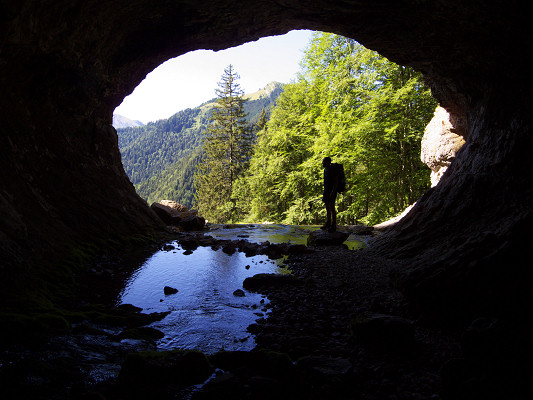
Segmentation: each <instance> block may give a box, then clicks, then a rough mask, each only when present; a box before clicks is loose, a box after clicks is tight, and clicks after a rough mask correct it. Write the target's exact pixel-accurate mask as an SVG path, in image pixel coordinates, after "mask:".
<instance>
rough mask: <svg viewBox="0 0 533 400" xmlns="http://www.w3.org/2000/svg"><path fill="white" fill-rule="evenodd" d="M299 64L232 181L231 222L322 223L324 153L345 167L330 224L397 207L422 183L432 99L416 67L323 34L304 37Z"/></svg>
mask: <svg viewBox="0 0 533 400" xmlns="http://www.w3.org/2000/svg"><path fill="white" fill-rule="evenodd" d="M301 64H302V65H301V71H300V74H299V78H298V81H297V82H295V83H293V84H290V85H287V86H285V90H284V92H283V93H282V94H281V95H280V97H279V98H278V100H277V102H276V106H275V107H274V109H273V110H272V114H271V117H270V119H269V120H268V122H267V124H266V126H265V128H264V129H263V130H262V131H261V132H259V133H258V135H257V142H256V144H255V146H254V153H253V156H252V158H251V160H250V166H249V168H248V170H247V171H246V172H245V173H244V174H243V175H242V176H241V177H240V178H239V180H238V182H237V184H236V185H235V189H234V193H233V196H234V197H235V198H236V199H237V204H238V207H239V210H240V212H239V213H238V215H239V220H241V221H246V222H264V221H270V222H278V223H286V224H319V223H323V221H324V220H325V209H324V205H323V203H322V202H321V201H320V200H319V199H320V198H321V196H322V189H323V187H322V179H323V169H322V166H321V161H322V159H323V158H324V157H325V156H329V157H331V158H332V159H333V162H334V163H341V164H343V166H344V170H345V173H346V180H347V190H346V191H345V192H344V193H341V194H339V196H338V198H337V203H336V206H337V212H338V215H337V218H338V222H339V223H340V224H358V223H363V224H368V225H372V224H376V223H379V222H382V221H384V220H386V219H388V218H390V217H393V216H395V215H397V214H399V213H401V212H402V211H403V210H404V209H405V208H406V207H407V206H408V205H410V204H412V203H414V202H415V201H416V200H417V199H418V198H419V197H420V196H421V195H422V194H423V193H424V192H425V191H426V190H427V189H428V188H429V187H430V181H429V174H430V171H429V168H428V167H427V166H426V165H424V164H423V163H422V162H421V161H420V142H421V138H422V136H423V133H424V129H425V126H426V125H427V123H428V122H429V121H430V120H431V118H432V116H433V112H434V110H435V107H436V106H437V102H436V100H435V99H434V98H433V97H432V96H431V93H430V90H429V88H428V87H427V86H426V85H424V82H423V78H422V75H421V74H420V73H417V72H415V71H414V70H413V69H411V68H409V67H404V66H401V65H397V64H394V63H392V62H390V61H389V60H387V59H386V58H384V57H382V56H380V55H379V54H378V53H375V52H373V51H371V50H368V49H366V48H364V47H363V46H361V45H360V44H359V43H357V42H356V41H354V40H352V39H348V38H345V37H342V36H338V35H334V34H329V33H315V34H314V35H313V37H312V39H311V42H310V44H309V46H308V48H307V49H306V52H305V55H304V57H303V60H302V63H301Z"/></svg>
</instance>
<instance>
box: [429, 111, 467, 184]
mask: <svg viewBox="0 0 533 400" xmlns="http://www.w3.org/2000/svg"><path fill="white" fill-rule="evenodd" d="M452 120H453V121H454V124H452V122H451V121H452ZM465 128H466V126H465V121H464V119H461V118H458V117H456V118H451V116H450V113H449V112H448V111H446V110H445V109H444V108H442V107H437V109H436V110H435V114H434V115H433V118H432V120H431V121H430V122H429V124H428V126H427V127H426V130H425V131H424V136H423V137H422V149H421V155H420V158H421V160H422V162H423V163H424V164H426V165H427V166H428V167H429V168H431V186H435V185H436V184H437V183H438V182H439V180H440V178H441V176H442V174H444V172H445V171H446V169H447V168H448V166H449V165H450V163H451V162H452V160H453V159H454V158H455V154H456V153H457V151H458V150H459V149H460V148H461V147H462V146H463V144H464V143H465V140H464V138H463V135H464V134H465Z"/></svg>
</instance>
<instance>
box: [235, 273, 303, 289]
mask: <svg viewBox="0 0 533 400" xmlns="http://www.w3.org/2000/svg"><path fill="white" fill-rule="evenodd" d="M299 283H300V280H298V278H296V277H295V276H293V275H281V274H256V275H254V276H251V277H248V278H246V279H245V280H244V282H243V283H242V286H243V287H244V288H245V289H246V290H250V291H256V290H259V289H260V288H265V287H270V286H278V285H287V284H289V285H296V284H299Z"/></svg>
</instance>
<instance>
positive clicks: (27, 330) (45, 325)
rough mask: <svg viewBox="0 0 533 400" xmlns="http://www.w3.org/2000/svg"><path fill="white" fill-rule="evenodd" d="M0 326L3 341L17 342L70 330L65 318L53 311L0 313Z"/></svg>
mask: <svg viewBox="0 0 533 400" xmlns="http://www.w3.org/2000/svg"><path fill="white" fill-rule="evenodd" d="M0 327H1V328H0V339H2V341H3V342H18V341H24V340H28V339H37V338H39V337H43V338H44V337H46V336H49V335H62V334H67V333H69V332H70V324H69V323H68V322H67V320H66V319H65V318H63V317H62V316H61V315H59V314H54V313H36V314H23V313H2V314H0Z"/></svg>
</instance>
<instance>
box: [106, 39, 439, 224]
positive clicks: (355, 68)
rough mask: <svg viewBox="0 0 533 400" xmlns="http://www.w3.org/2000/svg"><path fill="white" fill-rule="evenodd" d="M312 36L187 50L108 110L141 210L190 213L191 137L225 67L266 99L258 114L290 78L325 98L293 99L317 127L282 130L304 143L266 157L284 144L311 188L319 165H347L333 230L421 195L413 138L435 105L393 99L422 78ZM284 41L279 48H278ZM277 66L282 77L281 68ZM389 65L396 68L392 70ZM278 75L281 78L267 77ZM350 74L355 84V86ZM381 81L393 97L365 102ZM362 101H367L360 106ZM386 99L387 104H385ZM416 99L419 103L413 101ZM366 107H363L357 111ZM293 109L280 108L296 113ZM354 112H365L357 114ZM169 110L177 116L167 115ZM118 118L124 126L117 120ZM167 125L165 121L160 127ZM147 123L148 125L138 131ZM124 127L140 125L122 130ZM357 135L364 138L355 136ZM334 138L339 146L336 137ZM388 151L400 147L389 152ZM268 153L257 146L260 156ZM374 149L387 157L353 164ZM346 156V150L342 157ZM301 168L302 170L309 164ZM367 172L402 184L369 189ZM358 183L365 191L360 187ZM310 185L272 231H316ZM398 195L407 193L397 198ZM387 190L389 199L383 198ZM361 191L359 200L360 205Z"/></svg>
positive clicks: (318, 215) (350, 45)
mask: <svg viewBox="0 0 533 400" xmlns="http://www.w3.org/2000/svg"><path fill="white" fill-rule="evenodd" d="M311 34H312V32H311V31H292V32H290V33H289V34H287V35H283V36H280V37H275V38H263V39H260V40H259V41H258V42H253V43H248V44H245V45H241V46H238V47H237V48H232V49H228V50H225V51H221V52H218V53H213V52H211V51H202V50H200V51H195V52H191V53H187V54H185V55H183V56H181V57H178V58H175V59H172V60H169V61H167V62H165V63H164V64H162V65H161V66H160V67H158V68H157V69H156V70H154V71H153V72H152V73H151V74H149V75H148V76H147V78H146V79H145V81H143V82H142V83H141V84H140V85H139V86H138V87H137V88H136V89H135V91H134V93H133V94H132V95H131V96H129V97H127V98H126V99H125V100H124V101H123V103H122V104H121V105H120V106H119V107H117V109H116V110H115V113H116V115H115V118H114V122H115V127H116V128H118V132H119V143H120V148H121V152H122V159H123V163H124V168H125V170H126V173H127V174H128V176H129V178H130V180H131V181H132V182H133V184H134V185H135V186H136V189H137V192H138V194H139V195H140V196H141V197H143V198H144V199H145V200H147V202H148V203H149V204H151V203H153V202H159V201H161V200H163V199H169V200H174V201H177V202H179V203H181V204H184V205H185V206H187V207H188V208H191V207H192V206H193V204H194V187H193V174H194V170H195V169H196V165H197V162H198V160H199V158H200V154H199V144H200V143H201V140H200V139H201V135H200V134H199V133H200V131H201V129H202V127H203V128H204V129H205V126H206V124H208V122H209V117H208V114H206V112H205V111H206V109H207V107H208V104H209V103H210V102H212V101H213V100H214V99H213V97H214V89H215V88H216V87H217V83H218V82H219V81H220V76H221V73H222V71H223V70H224V68H225V67H226V66H227V65H229V64H233V65H234V67H235V70H236V72H237V73H239V75H240V77H241V82H239V83H240V84H241V87H242V88H243V89H244V92H245V93H247V96H248V99H249V100H250V101H251V102H254V101H257V100H258V97H259V96H265V92H267V93H266V94H267V96H271V98H270V99H269V100H268V101H269V103H268V102H267V103H264V102H263V105H262V108H265V104H266V105H267V107H270V106H272V105H273V103H274V101H275V100H276V98H277V96H278V95H279V93H281V91H282V90H281V89H280V90H278V91H277V92H276V93H275V96H276V97H273V95H272V92H274V91H276V90H277V88H276V86H275V85H273V82H282V83H290V82H293V83H295V84H297V82H295V81H294V78H295V77H296V74H297V73H300V74H304V73H307V76H306V77H305V79H304V80H309V81H310V83H309V84H307V83H306V85H307V86H306V88H304V91H314V92H316V93H318V92H324V93H327V94H326V96H323V97H321V98H320V99H318V98H317V99H313V96H315V97H317V96H316V93H315V95H311V96H307V97H306V98H305V99H301V100H302V101H304V102H307V103H312V102H313V101H316V104H312V105H311V106H310V107H309V110H302V115H301V116H300V117H301V118H302V119H309V118H312V119H313V121H312V123H311V124H314V125H315V126H316V127H310V125H309V124H307V125H306V126H303V125H300V126H299V127H292V128H291V127H289V126H286V127H285V128H287V129H289V130H291V129H292V130H293V131H298V130H299V131H301V132H303V134H302V133H301V132H300V133H298V134H296V135H294V134H289V135H285V137H283V138H281V137H278V138H277V139H274V142H275V141H278V142H279V141H280V140H281V142H282V143H281V146H280V145H279V144H278V145H275V144H273V145H272V146H273V147H272V150H273V152H275V151H277V150H279V148H280V147H283V146H284V145H285V146H287V147H288V148H291V149H292V150H293V151H295V152H297V153H298V155H297V156H296V157H295V158H296V159H300V160H302V159H303V158H307V159H311V160H312V159H315V161H314V166H313V167H307V168H304V167H302V168H300V167H301V166H298V167H299V168H300V169H304V170H305V171H304V173H305V174H306V175H307V176H315V177H316V176H320V179H321V167H320V160H321V158H322V157H323V156H324V155H332V156H333V158H334V161H337V162H341V163H343V164H344V165H346V166H347V169H348V175H349V180H350V179H351V184H352V185H354V186H357V193H356V191H355V190H353V191H352V193H349V192H347V193H344V194H343V195H342V196H340V197H341V198H340V202H339V210H340V213H339V219H340V221H339V222H340V223H342V224H357V223H360V222H363V223H366V224H375V223H378V222H382V221H383V220H385V219H387V218H388V217H390V216H391V214H397V213H399V212H400V211H402V210H403V209H405V207H406V206H408V205H410V204H412V203H413V202H414V201H415V200H416V199H418V197H419V196H420V195H421V194H422V193H423V192H424V190H426V189H427V188H428V187H429V180H428V179H427V176H428V175H429V171H427V170H426V171H425V173H426V176H425V177H424V176H422V174H423V172H419V171H418V170H420V169H421V168H422V167H421V163H420V138H421V135H422V133H423V131H424V128H425V125H426V124H427V123H428V122H429V120H430V119H431V116H432V114H433V111H434V109H435V106H436V101H435V100H434V99H433V98H431V96H430V95H428V94H427V93H429V89H427V88H425V89H424V88H418V89H416V90H415V91H414V92H412V93H411V92H409V93H408V95H405V94H403V95H401V94H398V92H399V91H401V90H403V91H406V87H407V88H408V87H409V86H412V87H415V86H422V79H421V75H420V74H418V75H416V74H417V73H416V72H415V71H414V70H412V69H410V68H407V67H402V66H399V65H396V64H393V63H391V62H389V61H388V60H386V59H385V58H383V57H381V56H379V55H378V54H377V53H374V52H371V51H370V50H368V49H365V48H364V47H362V46H361V45H359V44H358V43H357V42H355V41H354V40H352V39H348V38H342V37H340V36H336V35H333V34H322V35H323V38H321V39H320V40H314V41H313V42H312V41H311V36H312V35H311ZM318 35H319V34H317V35H315V37H317V36H318ZM327 35H329V36H327ZM326 36H327V37H326ZM262 41H263V43H261V42H262ZM264 41H267V42H266V43H265V42H264ZM284 41H285V46H283V42H284ZM276 42H277V43H278V45H277V46H276V45H275V44H276ZM280 44H281V46H280ZM306 46H309V48H308V56H307V59H306V61H305V72H302V71H304V69H303V66H302V65H300V67H298V65H299V64H300V59H302V60H303V59H304V57H305V54H302V52H301V51H299V50H302V49H303V48H304V47H306ZM358 52H360V53H358ZM309 54H311V55H309ZM361 54H362V55H361ZM336 57H338V58H339V61H338V62H337V61H335V60H336ZM364 57H370V61H361V59H362V58H364ZM348 58H349V60H348V61H347V59H348ZM281 64H283V68H280V65H281ZM380 64H383V65H380ZM384 65H385V66H384ZM391 65H394V66H395V67H394V68H396V69H394V70H393V69H391V68H392V67H391ZM241 66H242V68H240V67H241ZM277 69H278V70H280V71H276V70H277ZM272 72H276V73H274V74H273V73H272ZM320 75H323V76H322V77H321V76H320ZM359 75H361V76H363V78H361V79H359V78H358V76H359ZM178 77H181V80H178ZM278 77H281V78H278ZM194 78H198V79H194ZM389 79H390V80H391V81H392V80H394V82H393V83H391V84H390V85H388V87H387V89H386V90H388V91H391V90H397V91H398V92H393V91H391V92H390V93H389V94H387V92H386V90H383V91H382V92H381V93H380V94H379V96H381V98H375V99H371V98H370V97H368V92H372V91H373V90H376V89H377V88H381V87H382V86H383V87H385V83H384V81H386V80H389ZM417 79H418V80H417ZM265 85H266V86H265ZM365 85H366V87H365ZM257 89H259V90H260V91H262V93H259V92H258V91H257ZM408 89H409V88H408ZM411 89H412V88H411ZM411 89H409V90H411ZM297 90H298V89H297ZM300 90H301V88H300ZM417 90H418V92H417ZM365 91H367V93H365ZM424 91H426V92H427V93H424ZM348 92H349V93H348ZM328 96H329V97H328ZM365 96H367V98H366V99H362V98H363V97H365ZM383 96H388V99H386V100H384V99H383ZM394 96H396V99H394V100H393V99H392V98H393V97H394ZM398 96H403V97H398ZM409 96H411V97H409ZM417 96H418V97H421V96H424V98H423V99H422V100H420V99H419V98H417ZM370 100H371V101H370ZM365 102H367V103H369V105H366V106H365ZM286 103H287V102H286ZM296 103H297V102H296ZM296 103H294V104H293V105H292V106H291V105H289V107H293V106H296ZM286 106H287V104H286ZM363 106H364V107H363ZM313 107H314V108H322V111H319V112H318V113H320V112H321V113H322V116H320V117H317V115H313V114H317V111H316V110H311V109H312V108H313ZM363 108H365V110H363V112H361V109H363ZM177 109H178V110H181V111H179V112H178V113H177V114H175V111H176V110H177ZM378 109H379V110H381V111H379V112H380V113H381V115H383V114H390V115H393V114H397V115H398V116H400V115H401V114H407V113H411V115H409V116H407V117H405V118H404V119H406V118H409V119H410V120H409V121H408V122H402V121H400V120H401V118H400V117H390V118H389V120H388V121H386V124H385V125H382V126H369V125H368V120H372V119H377V117H376V115H375V114H376V110H378ZM407 109H409V110H407ZM422 109H423V110H422ZM413 110H415V111H414V112H413ZM260 111H261V106H254V111H253V112H254V113H255V114H257V115H255V114H254V115H252V117H251V119H254V118H255V119H257V118H258V114H259V112H260ZM150 113H151V114H150ZM354 113H355V114H357V113H359V116H358V117H354V115H353V114H354ZM120 114H122V115H127V116H129V117H132V118H130V119H120V118H121V117H120ZM249 114H250V113H249ZM281 114H282V113H281ZM326 114H328V115H326ZM372 114H374V115H372ZM282 115H283V114H282ZM167 116H168V117H169V118H165V117H167ZM285 117H286V119H290V118H293V117H294V115H289V114H287V115H286V116H285ZM347 118H348V119H347ZM350 118H351V119H350ZM354 118H359V119H360V120H366V122H365V123H362V122H361V123H358V124H355V127H353V126H352V127H350V126H349V125H350V124H352V125H354ZM156 119H157V121H155V122H149V123H147V122H148V121H150V120H151V121H154V120H156ZM138 120H141V121H138ZM382 122H383V121H382ZM124 123H126V124H131V125H143V126H142V127H140V128H139V127H135V126H133V127H124V125H123V124H124ZM365 124H367V125H366V126H365ZM387 124H388V125H387ZM402 124H403V126H402ZM304 125H305V124H304ZM415 125H416V126H415ZM365 130H366V131H368V132H362V131H365ZM354 131H359V133H357V132H356V133H354ZM396 131H402V132H399V133H398V132H396ZM414 131H416V132H414ZM343 132H345V134H346V137H343ZM317 135H318V136H320V135H321V136H322V137H321V138H320V139H318V140H315V139H314V136H317ZM297 136H302V138H297ZM348 136H349V138H348ZM356 136H358V137H356ZM363 136H364V137H363ZM413 136H414V137H415V139H414V140H413V139H412V137H413ZM376 138H379V140H378V141H379V143H377V144H373V143H371V142H373V141H376ZM306 140H307V142H306ZM395 142H402V143H401V145H400V146H396V145H395ZM169 143H170V145H169ZM268 146H269V145H266V147H267V148H268ZM276 146H278V149H277V150H276ZM317 146H318V147H320V149H321V152H320V153H319V154H314V155H310V154H307V153H309V151H302V150H301V148H302V147H309V148H311V147H317ZM361 146H363V147H364V146H367V147H366V148H362V147H361ZM380 146H381V147H384V148H386V150H385V153H387V156H386V158H383V157H382V158H379V157H374V158H372V157H367V159H366V160H365V162H360V161H354V160H355V159H356V158H357V157H358V155H357V153H360V152H365V151H366V152H373V153H374V154H377V153H378V152H380V151H383V149H379V147H380ZM299 148H300V149H299ZM352 148H353V149H354V150H353V151H351V150H350V151H348V149H352ZM406 149H407V150H406ZM300 153H301V154H300ZM395 153H397V154H395ZM306 162H307V163H308V164H309V162H310V161H309V160H307V161H306ZM301 164H302V165H303V164H305V163H303V162H302V163H301ZM370 164H374V168H375V169H377V168H376V165H378V164H380V165H381V172H375V171H373V172H372V174H374V175H376V176H386V177H385V178H384V179H385V180H387V179H388V180H390V181H391V182H392V181H401V184H400V185H396V187H395V188H394V189H393V190H391V189H390V188H389V187H384V184H382V185H381V186H379V185H376V184H375V182H376V179H375V177H373V175H372V174H364V170H365V169H368V167H369V165H370ZM407 170H409V171H413V170H417V175H416V174H412V173H411V175H408V174H406V173H404V172H403V171H407ZM256 172H258V171H256ZM285 172H286V173H287V176H288V182H287V185H289V184H290V182H291V179H292V180H293V181H294V174H295V173H300V174H301V171H295V170H287V171H285ZM402 174H403V175H402ZM362 179H363V180H366V181H367V182H366V183H361V182H360V181H361V180H362ZM316 180H317V179H314V181H312V180H309V179H307V181H306V182H304V183H297V184H298V185H300V186H305V188H304V189H296V190H295V191H294V193H293V194H292V200H291V199H289V202H291V201H292V203H291V204H289V206H287V207H286V209H285V210H283V211H282V212H281V213H278V214H279V215H277V216H276V217H275V219H276V221H277V222H281V221H282V219H283V222H285V223H290V224H310V223H311V224H317V223H320V221H321V220H322V219H323V215H322V214H323V213H324V210H323V207H322V206H321V204H322V203H321V202H316V203H315V202H312V201H311V198H310V196H312V197H316V195H318V193H320V188H317V186H319V184H318V183H317V182H316ZM389 186H390V185H389ZM310 187H312V188H310ZM404 188H407V189H405V190H404V191H403V192H402V190H403V189H404ZM311 190H315V192H316V193H315V194H314V195H310V191H311ZM394 191H395V193H390V192H394ZM361 192H364V195H363V196H361ZM385 195H387V196H389V198H388V199H387V200H386V201H381V200H380V199H378V198H379V197H380V196H385ZM257 208H258V207H256V209H255V210H251V209H250V210H249V213H248V215H253V217H251V218H254V221H253V222H258V221H263V220H271V219H272V218H271V217H270V216H269V215H267V214H265V213H262V212H261V210H258V209H257ZM247 222H251V221H250V220H248V221H247Z"/></svg>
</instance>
